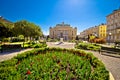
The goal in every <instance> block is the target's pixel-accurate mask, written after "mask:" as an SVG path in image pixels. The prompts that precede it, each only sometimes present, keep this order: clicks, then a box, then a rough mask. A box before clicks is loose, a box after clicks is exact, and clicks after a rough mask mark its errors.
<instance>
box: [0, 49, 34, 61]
mask: <svg viewBox="0 0 120 80" xmlns="http://www.w3.org/2000/svg"><path fill="white" fill-rule="evenodd" d="M30 50H32V49H31V48H30V49H22V50H15V51H10V52H3V53H0V62H2V61H4V60H8V59H11V58H13V57H14V56H16V55H17V54H20V53H23V52H26V51H30Z"/></svg>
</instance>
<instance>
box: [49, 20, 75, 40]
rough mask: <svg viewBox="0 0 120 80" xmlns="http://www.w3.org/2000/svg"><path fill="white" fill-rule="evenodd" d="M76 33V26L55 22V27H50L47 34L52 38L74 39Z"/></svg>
mask: <svg viewBox="0 0 120 80" xmlns="http://www.w3.org/2000/svg"><path fill="white" fill-rule="evenodd" d="M76 35H77V28H76V27H75V28H73V27H71V26H70V25H69V24H64V22H63V23H62V24H57V25H56V26H55V27H53V28H52V27H50V29H49V36H50V38H52V39H60V38H63V40H64V41H67V40H75V38H76Z"/></svg>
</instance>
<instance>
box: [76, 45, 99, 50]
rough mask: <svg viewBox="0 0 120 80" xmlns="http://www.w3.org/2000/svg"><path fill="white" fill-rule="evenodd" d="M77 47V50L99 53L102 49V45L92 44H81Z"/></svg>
mask: <svg viewBox="0 0 120 80" xmlns="http://www.w3.org/2000/svg"><path fill="white" fill-rule="evenodd" d="M75 47H76V48H77V49H84V50H94V51H98V50H100V48H101V47H100V45H97V44H91V43H79V44H77V45H76V46H75Z"/></svg>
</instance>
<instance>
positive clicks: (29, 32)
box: [13, 20, 42, 37]
mask: <svg viewBox="0 0 120 80" xmlns="http://www.w3.org/2000/svg"><path fill="white" fill-rule="evenodd" d="M13 30H14V34H15V35H16V36H19V35H24V37H37V36H42V31H41V28H40V27H39V26H37V25H35V24H34V23H30V22H28V21H26V20H22V21H18V22H16V23H14V29H13Z"/></svg>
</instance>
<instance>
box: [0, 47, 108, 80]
mask: <svg viewBox="0 0 120 80" xmlns="http://www.w3.org/2000/svg"><path fill="white" fill-rule="evenodd" d="M0 79H2V80H24V79H27V80H41V79H43V80H56V79H58V80H66V79H67V80H109V73H108V71H107V70H106V69H105V67H104V65H103V63H102V62H100V61H99V60H98V59H97V58H95V57H94V56H93V55H92V54H91V53H85V52H84V51H80V50H74V49H70V50H68V49H60V48H42V49H35V50H32V51H28V52H25V53H23V54H19V55H18V56H17V57H14V58H12V59H11V60H7V61H4V62H1V63H0Z"/></svg>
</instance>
